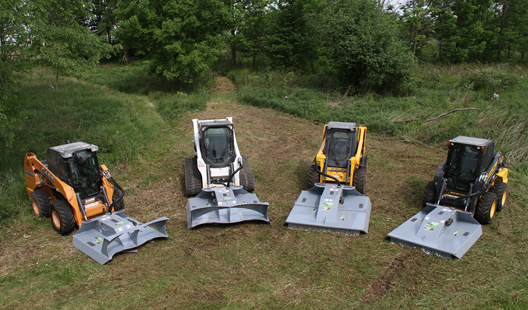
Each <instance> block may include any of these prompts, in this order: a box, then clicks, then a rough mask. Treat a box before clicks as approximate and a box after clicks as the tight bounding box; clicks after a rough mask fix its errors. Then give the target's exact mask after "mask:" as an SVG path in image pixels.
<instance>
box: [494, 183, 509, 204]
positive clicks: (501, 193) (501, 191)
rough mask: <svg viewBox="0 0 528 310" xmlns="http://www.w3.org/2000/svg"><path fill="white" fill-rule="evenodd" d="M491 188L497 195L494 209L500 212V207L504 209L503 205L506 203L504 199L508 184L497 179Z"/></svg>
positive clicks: (506, 194)
mask: <svg viewBox="0 0 528 310" xmlns="http://www.w3.org/2000/svg"><path fill="white" fill-rule="evenodd" d="M491 190H492V191H493V192H494V193H495V195H497V206H496V211H497V212H501V211H502V209H504V206H505V205H506V200H507V198H508V184H507V183H504V182H502V181H498V182H496V183H495V185H494V186H493V188H492V189H491Z"/></svg>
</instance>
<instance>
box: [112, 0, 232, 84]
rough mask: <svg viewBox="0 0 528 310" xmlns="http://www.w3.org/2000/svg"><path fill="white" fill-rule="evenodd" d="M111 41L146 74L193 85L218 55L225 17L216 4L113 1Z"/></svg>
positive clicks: (223, 9)
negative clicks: (140, 60)
mask: <svg viewBox="0 0 528 310" xmlns="http://www.w3.org/2000/svg"><path fill="white" fill-rule="evenodd" d="M116 15H117V18H118V24H119V26H118V29H117V31H116V32H117V33H116V35H117V37H118V38H119V39H120V41H121V42H122V43H123V44H124V45H125V46H126V48H134V49H137V50H138V53H140V54H143V55H146V58H147V61H146V62H145V64H146V67H147V68H148V70H149V73H155V74H158V75H160V76H163V77H165V78H166V79H168V80H173V79H176V80H179V81H182V82H185V83H193V82H194V81H195V79H197V78H201V77H203V76H204V72H205V71H206V70H207V69H208V68H209V66H210V65H211V64H212V62H214V61H215V60H216V59H217V57H218V55H219V54H220V51H221V50H220V48H221V47H222V46H221V45H222V42H223V41H222V35H223V34H224V31H225V30H226V29H227V27H228V24H227V23H228V19H229V14H228V10H227V7H226V5H225V4H224V3H223V2H222V1H220V0H205V1H189V0H165V1H161V2H160V1H141V2H138V1H130V0H122V1H119V9H118V10H117V11H116Z"/></svg>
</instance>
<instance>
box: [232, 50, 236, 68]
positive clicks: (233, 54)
mask: <svg viewBox="0 0 528 310" xmlns="http://www.w3.org/2000/svg"><path fill="white" fill-rule="evenodd" d="M231 64H232V65H233V66H236V64H237V60H236V48H235V47H234V46H231Z"/></svg>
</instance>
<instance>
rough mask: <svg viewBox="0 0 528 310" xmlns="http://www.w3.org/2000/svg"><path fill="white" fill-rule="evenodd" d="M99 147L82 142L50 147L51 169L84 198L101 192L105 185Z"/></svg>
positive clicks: (49, 161)
mask: <svg viewBox="0 0 528 310" xmlns="http://www.w3.org/2000/svg"><path fill="white" fill-rule="evenodd" d="M97 151H98V147H97V146H96V145H91V144H86V143H82V142H75V143H69V144H65V145H61V146H56V147H51V148H49V149H48V152H47V158H48V166H49V169H50V171H51V172H52V173H53V174H55V175H56V176H58V177H59V178H60V179H61V180H62V181H63V182H65V183H67V184H70V186H72V187H73V189H74V190H75V192H78V193H79V194H80V196H81V198H82V199H86V198H88V197H90V196H95V195H97V194H99V193H100V190H101V186H102V185H103V183H102V180H101V178H100V175H99V162H98V161H97Z"/></svg>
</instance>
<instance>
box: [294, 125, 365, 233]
mask: <svg viewBox="0 0 528 310" xmlns="http://www.w3.org/2000/svg"><path fill="white" fill-rule="evenodd" d="M366 133H367V127H365V126H362V125H357V124H356V123H344V122H329V123H328V124H327V125H325V128H324V131H323V143H322V145H321V148H320V149H319V152H318V153H317V155H316V157H315V159H314V163H313V165H312V167H311V169H310V173H309V176H308V185H309V186H310V187H311V188H310V189H309V190H306V191H302V192H301V195H300V196H299V198H298V199H297V201H296V202H295V205H294V206H293V208H292V211H291V212H290V214H289V216H288V218H287V219H286V224H287V225H288V227H289V228H292V229H303V230H320V231H330V232H339V233H343V234H348V235H359V234H360V233H361V232H363V233H367V232H368V225H369V220H370V211H371V203H370V199H369V198H368V197H367V196H364V193H365V187H366V183H367V157H366V156H365V139H366Z"/></svg>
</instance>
